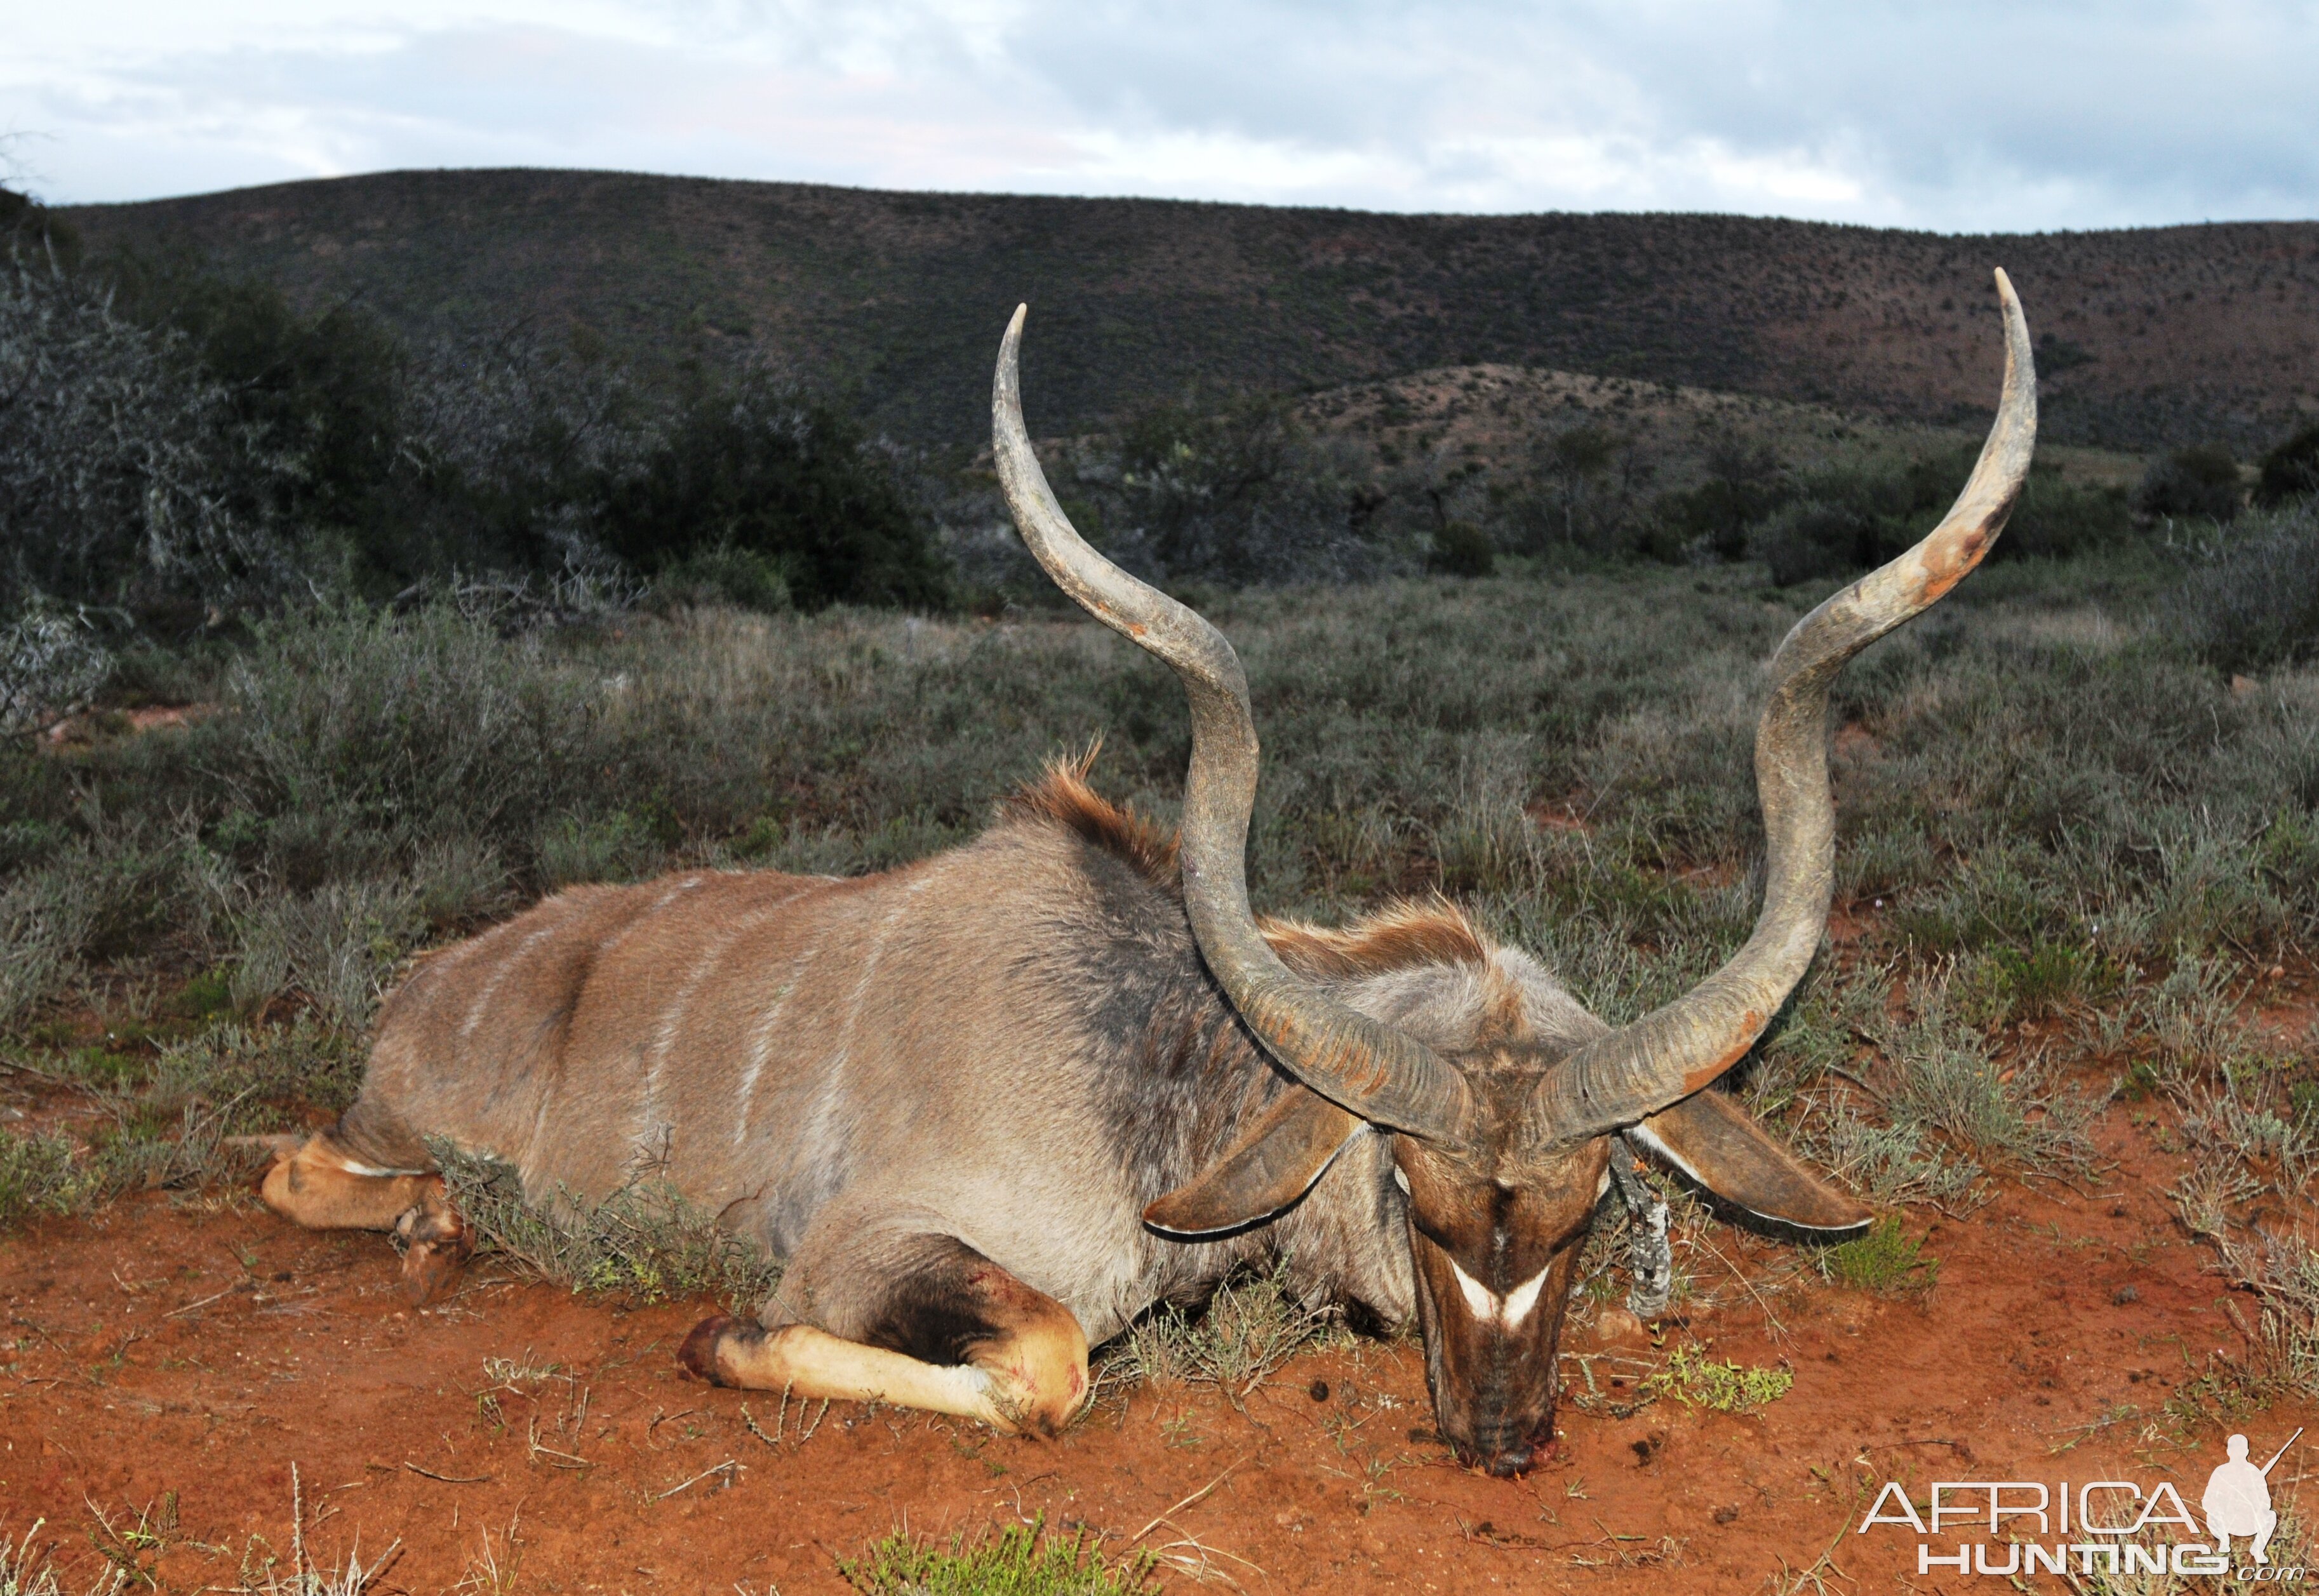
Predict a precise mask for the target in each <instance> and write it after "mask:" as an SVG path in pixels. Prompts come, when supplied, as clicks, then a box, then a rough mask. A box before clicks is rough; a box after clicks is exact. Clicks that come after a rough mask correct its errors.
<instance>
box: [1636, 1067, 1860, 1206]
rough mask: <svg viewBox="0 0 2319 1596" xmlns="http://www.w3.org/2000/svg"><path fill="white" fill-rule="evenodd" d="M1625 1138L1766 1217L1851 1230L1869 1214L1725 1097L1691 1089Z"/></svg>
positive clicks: (1715, 1192)
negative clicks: (1797, 1158)
mask: <svg viewBox="0 0 2319 1596" xmlns="http://www.w3.org/2000/svg"><path fill="white" fill-rule="evenodd" d="M1627 1138H1628V1140H1629V1141H1633V1142H1635V1143H1636V1144H1637V1145H1638V1146H1640V1147H1643V1148H1645V1149H1647V1150H1649V1151H1651V1152H1653V1153H1655V1154H1656V1155H1657V1156H1658V1157H1659V1158H1660V1159H1662V1160H1664V1161H1665V1162H1666V1163H1668V1164H1671V1165H1673V1166H1674V1168H1676V1169H1677V1170H1679V1171H1680V1172H1682V1173H1683V1174H1684V1175H1687V1176H1689V1177H1691V1178H1692V1179H1693V1180H1695V1181H1697V1182H1698V1183H1699V1184H1700V1185H1701V1186H1705V1187H1706V1188H1707V1189H1708V1190H1709V1191H1710V1192H1711V1193H1713V1194H1714V1195H1716V1196H1719V1197H1721V1198H1722V1199H1723V1200H1724V1201H1726V1202H1728V1203H1733V1204H1737V1205H1738V1206H1739V1207H1742V1208H1745V1209H1746V1211H1747V1212H1748V1213H1754V1214H1758V1215H1761V1216H1762V1217H1763V1218H1764V1219H1774V1220H1777V1221H1779V1222H1781V1223H1782V1224H1789V1225H1794V1226H1795V1227H1796V1228H1797V1229H1799V1230H1805V1231H1856V1230H1858V1229H1860V1228H1861V1227H1862V1226H1863V1225H1865V1224H1868V1223H1870V1222H1872V1221H1873V1220H1874V1219H1875V1217H1876V1215H1875V1213H1874V1212H1873V1211H1872V1210H1871V1209H1869V1208H1867V1207H1864V1206H1863V1205H1862V1204H1859V1203H1857V1202H1854V1200H1853V1199H1852V1198H1850V1197H1847V1196H1845V1195H1844V1194H1843V1193H1842V1192H1839V1191H1837V1190H1836V1188H1835V1187H1834V1186H1830V1185H1828V1184H1827V1182H1826V1181H1824V1180H1822V1179H1821V1178H1820V1177H1818V1176H1817V1175H1815V1174H1813V1173H1812V1172H1811V1171H1810V1170H1809V1169H1807V1168H1804V1167H1803V1165H1801V1164H1800V1163H1798V1162H1797V1161H1796V1159H1795V1156H1794V1155H1793V1154H1791V1153H1790V1152H1789V1151H1788V1150H1786V1149H1785V1148H1783V1147H1782V1146H1781V1145H1780V1144H1779V1143H1778V1142H1776V1141H1773V1140H1772V1139H1771V1137H1770V1136H1768V1135H1766V1134H1765V1133H1764V1128H1763V1127H1762V1126H1761V1125H1758V1124H1757V1123H1755V1121H1754V1120H1752V1119H1750V1118H1749V1117H1748V1115H1747V1111H1746V1109H1744V1108H1742V1107H1740V1106H1739V1105H1737V1103H1734V1102H1733V1101H1732V1100H1731V1097H1730V1095H1729V1094H1728V1093H1725V1092H1718V1091H1715V1090H1713V1089H1711V1088H1710V1090H1707V1091H1704V1092H1694V1093H1692V1095H1691V1096H1688V1097H1685V1098H1684V1099H1683V1101H1682V1102H1680V1103H1678V1104H1676V1105H1674V1107H1672V1108H1669V1109H1666V1110H1665V1111H1664V1112H1662V1113H1659V1114H1653V1115H1651V1117H1650V1118H1648V1119H1647V1120H1645V1121H1643V1122H1642V1123H1640V1124H1638V1125H1637V1126H1635V1127H1634V1128H1633V1129H1631V1130H1629V1132H1627Z"/></svg>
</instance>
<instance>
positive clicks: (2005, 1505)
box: [1854, 1429, 2305, 1584]
mask: <svg viewBox="0 0 2319 1596" xmlns="http://www.w3.org/2000/svg"><path fill="white" fill-rule="evenodd" d="M2302 1434H2303V1432H2302V1431H2301V1430H2300V1429H2298V1430H2296V1432H2295V1434H2293V1435H2291V1436H2289V1437H2287V1442H2286V1445H2285V1446H2282V1447H2279V1448H2278V1451H2276V1452H2274V1453H2272V1454H2271V1455H2270V1461H2269V1462H2268V1463H2264V1464H2261V1465H2257V1464H2255V1463H2254V1462H2253V1461H2252V1460H2251V1459H2250V1458H2249V1457H2248V1456H2247V1438H2246V1437H2244V1436H2242V1435H2234V1436H2233V1437H2231V1438H2230V1439H2229V1441H2228V1442H2227V1443H2226V1444H2225V1447H2224V1451H2225V1453H2226V1456H2224V1459H2223V1461H2222V1462H2221V1463H2219V1464H2217V1465H2215V1469H2214V1472H2213V1473H2212V1474H2208V1475H2207V1476H2206V1490H2205V1491H2204V1492H2201V1493H2200V1495H2199V1498H2198V1512H2197V1515H2195V1516H2194V1515H2193V1514H2192V1512H2191V1510H2190V1508H2189V1505H2188V1503H2187V1502H2185V1501H2183V1500H2182V1493H2181V1492H2179V1491H2177V1490H2176V1489H2175V1488H2174V1486H2173V1484H2172V1483H2171V1482H2170V1481H2165V1480H2161V1481H2160V1482H2159V1483H2157V1484H2156V1485H2155V1486H2153V1487H2151V1488H2150V1489H2147V1490H2145V1489H2143V1486H2142V1485H2140V1484H2139V1483H2135V1482H2134V1481H2131V1480H2093V1481H2089V1482H2085V1483H2078V1484H2074V1485H2073V1484H2072V1483H2071V1482H2069V1481H2067V1480H2056V1481H2053V1483H2046V1482H2044V1481H2042V1480H1936V1481H1934V1482H1933V1484H1932V1488H1931V1491H1930V1492H1929V1493H1928V1495H1927V1499H1926V1501H1925V1502H1924V1504H1923V1505H1922V1506H1919V1505H1918V1504H1917V1502H1915V1501H1911V1500H1910V1499H1909V1496H1908V1492H1907V1491H1906V1490H1905V1489H1904V1488H1903V1487H1902V1486H1901V1484H1900V1483H1899V1481H1897V1480H1889V1481H1887V1482H1885V1485H1884V1488H1883V1490H1881V1491H1880V1492H1877V1494H1876V1500H1875V1501H1873V1502H1872V1503H1870V1504H1869V1509H1868V1513H1867V1516H1866V1517H1865V1518H1863V1519H1861V1520H1860V1526H1859V1528H1857V1529H1856V1530H1855V1531H1854V1533H1855V1534H1859V1535H1868V1534H1871V1533H1875V1532H1881V1531H1883V1530H1887V1529H1895V1528H1897V1529H1901V1530H1909V1531H1914V1532H1915V1534H1916V1536H1917V1573H1970V1574H1989V1575H1991V1576H1994V1577H1997V1578H2000V1579H2001V1578H2006V1577H2008V1576H2010V1577H2012V1578H2014V1579H2015V1580H2016V1581H2017V1580H2018V1579H2019V1578H2020V1577H2021V1576H2023V1575H2025V1574H2036V1573H2052V1574H2060V1575H2062V1576H2063V1577H2064V1578H2068V1577H2069V1576H2071V1575H2072V1574H2080V1573H2082V1574H2093V1573H2106V1574H2110V1575H2114V1576H2122V1575H2127V1574H2135V1573H2151V1574H2166V1573H2172V1574H2215V1575H2218V1576H2221V1577H2224V1578H2228V1579H2234V1580H2239V1581H2242V1582H2255V1583H2278V1584H2298V1583H2300V1582H2302V1581H2303V1579H2304V1577H2305V1571H2304V1569H2303V1567H2302V1566H2301V1564H2275V1563H2273V1562H2272V1561H2271V1558H2270V1538H2271V1537H2272V1535H2274V1534H2275V1533H2276V1532H2277V1531H2278V1510H2277V1509H2276V1508H2274V1507H2273V1506H2272V1505H2271V1501H2270V1480H2271V1471H2272V1470H2273V1469H2275V1468H2276V1467H2278V1460H2279V1459H2280V1458H2282V1457H2284V1456H2287V1447H2292V1446H2293V1445H2295V1443H2296V1440H2297V1439H2299V1438H2301V1437H2302ZM2071 1582H2072V1584H2074V1583H2075V1581H2074V1580H2072V1581H2071Z"/></svg>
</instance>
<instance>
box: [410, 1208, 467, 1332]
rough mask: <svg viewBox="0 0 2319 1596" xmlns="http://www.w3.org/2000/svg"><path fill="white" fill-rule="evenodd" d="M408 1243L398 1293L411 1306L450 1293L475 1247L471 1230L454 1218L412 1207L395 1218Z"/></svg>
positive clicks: (429, 1301) (423, 1305) (430, 1301)
mask: <svg viewBox="0 0 2319 1596" xmlns="http://www.w3.org/2000/svg"><path fill="white" fill-rule="evenodd" d="M394 1230H395V1234H397V1235H399V1236H401V1237H402V1239H403V1240H404V1241H406V1242H407V1243H408V1244H409V1246H408V1248H407V1249H406V1250H405V1251H404V1252H403V1255H402V1293H403V1295H405V1296H406V1297H408V1298H410V1299H411V1306H412V1307H414V1308H424V1307H426V1306H427V1305H428V1304H429V1303H434V1302H438V1301H440V1300H441V1299H442V1298H444V1297H447V1296H448V1295H450V1294H451V1292H452V1290H453V1288H454V1287H456V1285H458V1284H459V1276H460V1274H461V1273H462V1272H463V1271H464V1270H465V1268H466V1267H467V1259H468V1258H469V1257H471V1256H472V1255H473V1254H474V1250H475V1241H474V1234H473V1233H472V1232H471V1231H468V1229H467V1227H466V1226H465V1225H464V1224H462V1223H460V1222H458V1221H457V1220H456V1219H455V1218H449V1217H447V1216H446V1215H443V1214H440V1213H428V1212H427V1211H426V1210H424V1209H420V1208H413V1209H411V1211H410V1212H409V1213H405V1214H404V1215H403V1216H402V1218H401V1219H400V1220H398V1221H396V1222H395V1226H394Z"/></svg>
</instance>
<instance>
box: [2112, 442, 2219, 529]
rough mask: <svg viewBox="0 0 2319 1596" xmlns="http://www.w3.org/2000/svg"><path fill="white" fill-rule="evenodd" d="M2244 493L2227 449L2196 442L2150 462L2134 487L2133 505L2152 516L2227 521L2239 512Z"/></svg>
mask: <svg viewBox="0 0 2319 1596" xmlns="http://www.w3.org/2000/svg"><path fill="white" fill-rule="evenodd" d="M2244 496H2245V495H2244V492H2243V490H2242V488H2241V487H2240V485H2239V467H2238V462H2237V461H2235V460H2233V459H2232V458H2231V456H2230V451H2229V450H2227V449H2224V448H2222V447H2220V446H2217V445H2213V444H2198V445H2194V446H2191V447H2189V448H2187V449H2177V450H2175V451H2174V452H2173V453H2172V454H2170V455H2167V456H2166V457H2165V458H2164V459H2162V460H2154V461H2152V462H2151V464H2150V469H2149V470H2148V471H2147V472H2145V473H2143V478H2142V486H2141V487H2140V488H2138V489H2137V490H2135V491H2134V509H2135V510H2136V511H2137V512H2139V513H2140V514H2142V515H2145V516H2148V517H2151V518H2153V519H2156V518H2175V519H2184V520H2210V521H2227V520H2230V519H2231V518H2233V517H2234V516H2236V515H2237V514H2238V513H2239V505H2240V503H2241V501H2242V500H2243V498H2244Z"/></svg>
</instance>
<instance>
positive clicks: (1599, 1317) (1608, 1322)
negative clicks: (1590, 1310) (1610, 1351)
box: [1594, 1308, 1650, 1347]
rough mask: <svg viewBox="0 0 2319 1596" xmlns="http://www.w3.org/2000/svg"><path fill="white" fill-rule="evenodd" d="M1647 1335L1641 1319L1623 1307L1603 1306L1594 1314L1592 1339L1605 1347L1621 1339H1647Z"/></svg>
mask: <svg viewBox="0 0 2319 1596" xmlns="http://www.w3.org/2000/svg"><path fill="white" fill-rule="evenodd" d="M1649 1336H1650V1332H1649V1331H1648V1330H1645V1329H1644V1328H1643V1321H1641V1320H1639V1319H1638V1318H1636V1317H1635V1316H1634V1315H1633V1314H1631V1313H1629V1312H1627V1311H1626V1310H1625V1309H1624V1308H1605V1309H1603V1310H1602V1312H1600V1313H1597V1314H1596V1315H1595V1316H1594V1339H1596V1340H1598V1341H1600V1342H1602V1344H1603V1345H1604V1346H1606V1347H1609V1346H1615V1345H1617V1344H1618V1343H1620V1342H1621V1341H1641V1340H1647V1339H1649Z"/></svg>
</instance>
